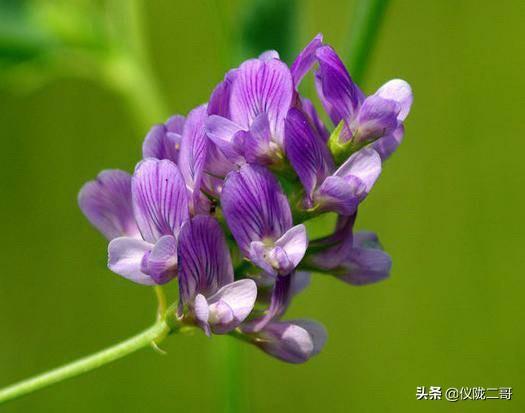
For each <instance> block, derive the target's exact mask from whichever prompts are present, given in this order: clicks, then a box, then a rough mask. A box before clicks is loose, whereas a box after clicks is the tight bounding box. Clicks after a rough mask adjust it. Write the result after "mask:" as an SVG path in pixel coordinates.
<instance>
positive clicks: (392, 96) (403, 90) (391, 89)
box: [375, 79, 413, 121]
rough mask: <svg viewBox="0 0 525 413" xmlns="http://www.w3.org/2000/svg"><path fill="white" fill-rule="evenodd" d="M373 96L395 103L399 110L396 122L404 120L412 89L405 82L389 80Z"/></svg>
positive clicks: (410, 102)
mask: <svg viewBox="0 0 525 413" xmlns="http://www.w3.org/2000/svg"><path fill="white" fill-rule="evenodd" d="M375 95H376V96H379V97H381V98H383V99H389V100H393V101H395V102H397V103H398V104H399V108H400V111H399V114H398V116H397V118H398V120H400V121H404V120H405V119H406V117H407V116H408V113H409V112H410V107H411V106H412V101H413V95H412V89H411V88H410V85H409V84H408V83H407V82H405V81H404V80H401V79H394V80H390V81H389V82H386V83H385V84H384V85H383V86H381V87H380V88H379V89H378V91H377V92H376V93H375Z"/></svg>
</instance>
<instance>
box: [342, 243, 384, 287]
mask: <svg viewBox="0 0 525 413" xmlns="http://www.w3.org/2000/svg"><path fill="white" fill-rule="evenodd" d="M342 266H343V267H344V268H345V270H346V273H345V274H343V275H338V276H337V278H339V279H340V280H343V281H345V282H347V283H349V284H353V285H366V284H371V283H375V282H377V281H380V280H383V279H385V278H387V277H388V276H389V275H390V270H391V268H392V259H391V258H390V255H388V254H387V253H386V252H384V251H381V250H378V249H368V248H354V249H352V251H351V253H350V256H349V258H348V260H347V261H346V262H345V263H343V265H342Z"/></svg>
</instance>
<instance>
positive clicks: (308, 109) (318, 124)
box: [301, 98, 330, 142]
mask: <svg viewBox="0 0 525 413" xmlns="http://www.w3.org/2000/svg"><path fill="white" fill-rule="evenodd" d="M301 106H302V109H303V111H304V113H306V115H307V116H308V118H309V119H310V124H311V125H312V126H313V127H314V129H315V132H316V134H317V136H319V137H320V138H321V140H322V141H323V142H327V141H328V138H329V137H330V133H329V132H328V129H326V126H325V125H324V123H323V121H322V120H321V118H320V117H319V115H318V113H317V110H316V109H315V106H314V104H313V103H312V101H311V100H310V99H306V98H301Z"/></svg>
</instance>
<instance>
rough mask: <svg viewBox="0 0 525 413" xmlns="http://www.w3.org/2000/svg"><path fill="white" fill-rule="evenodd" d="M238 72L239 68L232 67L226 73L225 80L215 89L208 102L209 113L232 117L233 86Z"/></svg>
mask: <svg viewBox="0 0 525 413" xmlns="http://www.w3.org/2000/svg"><path fill="white" fill-rule="evenodd" d="M236 72H237V69H232V70H230V71H229V72H228V73H226V76H224V80H223V81H222V82H221V83H219V84H218V85H217V86H216V87H215V89H214V90H213V93H212V94H211V96H210V101H209V102H208V114H209V115H219V116H222V117H225V118H229V117H230V97H231V86H232V82H233V80H234V79H235V76H236Z"/></svg>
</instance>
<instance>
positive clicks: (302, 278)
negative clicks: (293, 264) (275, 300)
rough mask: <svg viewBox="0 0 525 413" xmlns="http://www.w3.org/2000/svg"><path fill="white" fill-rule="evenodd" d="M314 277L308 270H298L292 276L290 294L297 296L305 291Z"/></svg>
mask: <svg viewBox="0 0 525 413" xmlns="http://www.w3.org/2000/svg"><path fill="white" fill-rule="evenodd" d="M311 279H312V274H310V273H309V272H306V271H297V272H295V273H294V274H293V276H292V284H291V285H290V295H291V296H295V295H297V294H299V293H301V292H303V291H304V290H305V289H306V288H307V287H308V286H309V285H310V281H311Z"/></svg>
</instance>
